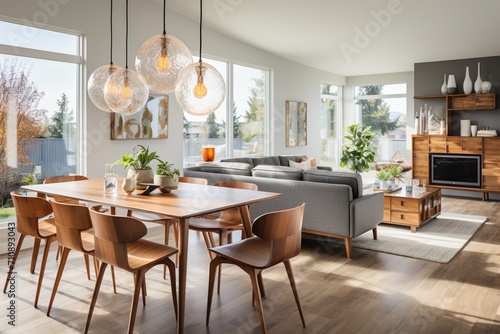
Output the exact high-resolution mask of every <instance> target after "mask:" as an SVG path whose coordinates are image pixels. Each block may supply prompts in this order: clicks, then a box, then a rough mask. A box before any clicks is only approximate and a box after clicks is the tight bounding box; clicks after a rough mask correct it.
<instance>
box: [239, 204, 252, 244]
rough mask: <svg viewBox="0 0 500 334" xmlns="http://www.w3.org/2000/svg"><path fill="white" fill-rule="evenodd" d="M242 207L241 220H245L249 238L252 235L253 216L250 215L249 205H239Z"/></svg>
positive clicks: (244, 226)
mask: <svg viewBox="0 0 500 334" xmlns="http://www.w3.org/2000/svg"><path fill="white" fill-rule="evenodd" d="M238 209H240V215H241V220H242V221H243V229H244V231H245V235H246V237H247V238H250V237H251V236H252V218H251V217H250V210H249V209H248V205H243V206H240V207H238Z"/></svg>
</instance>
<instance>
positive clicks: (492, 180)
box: [483, 175, 500, 190]
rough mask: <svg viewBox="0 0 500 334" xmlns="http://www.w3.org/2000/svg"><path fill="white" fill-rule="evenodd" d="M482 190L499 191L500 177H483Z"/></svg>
mask: <svg viewBox="0 0 500 334" xmlns="http://www.w3.org/2000/svg"><path fill="white" fill-rule="evenodd" d="M483 189H487V190H500V175H499V176H494V175H483Z"/></svg>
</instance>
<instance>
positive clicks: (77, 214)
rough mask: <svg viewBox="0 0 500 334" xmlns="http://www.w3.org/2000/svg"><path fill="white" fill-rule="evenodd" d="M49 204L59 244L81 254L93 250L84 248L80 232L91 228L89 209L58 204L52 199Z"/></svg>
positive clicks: (64, 203) (81, 206) (62, 203)
mask: <svg viewBox="0 0 500 334" xmlns="http://www.w3.org/2000/svg"><path fill="white" fill-rule="evenodd" d="M49 202H50V205H51V206H52V210H53V211H54V220H55V223H56V230H57V241H58V242H59V244H60V245H61V246H63V247H66V248H71V249H74V250H78V251H81V252H88V251H91V250H93V249H85V248H84V246H83V243H82V236H81V232H82V231H85V230H88V229H91V228H92V222H91V220H90V215H89V209H88V208H87V207H86V206H83V205H79V204H68V203H67V202H58V201H56V200H54V199H50V200H49Z"/></svg>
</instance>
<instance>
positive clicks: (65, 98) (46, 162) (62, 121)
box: [0, 21, 82, 200]
mask: <svg viewBox="0 0 500 334" xmlns="http://www.w3.org/2000/svg"><path fill="white" fill-rule="evenodd" d="M0 31H2V33H1V34H0V83H1V84H0V152H1V153H0V158H1V159H0V183H2V184H3V185H5V187H3V189H2V200H5V199H6V198H7V197H8V192H9V191H10V190H12V189H13V188H16V187H18V186H19V185H20V183H21V182H26V183H27V182H41V181H43V179H44V178H45V177H50V176H55V175H67V174H70V173H77V172H80V159H79V155H78V154H77V148H78V147H79V141H78V138H79V136H80V124H81V122H80V104H81V89H80V81H81V72H82V69H81V66H82V37H81V36H80V35H78V34H73V33H67V32H57V31H53V30H46V29H40V28H35V27H33V26H25V25H22V24H16V23H13V22H6V21H0Z"/></svg>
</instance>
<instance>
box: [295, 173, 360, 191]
mask: <svg viewBox="0 0 500 334" xmlns="http://www.w3.org/2000/svg"><path fill="white" fill-rule="evenodd" d="M303 178H304V181H310V182H322V183H335V184H346V185H348V186H350V187H351V189H352V196H353V198H358V197H361V196H363V180H362V179H361V175H360V174H358V173H353V172H339V171H333V172H331V171H327V170H322V169H314V168H312V169H308V170H306V171H304V173H303Z"/></svg>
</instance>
